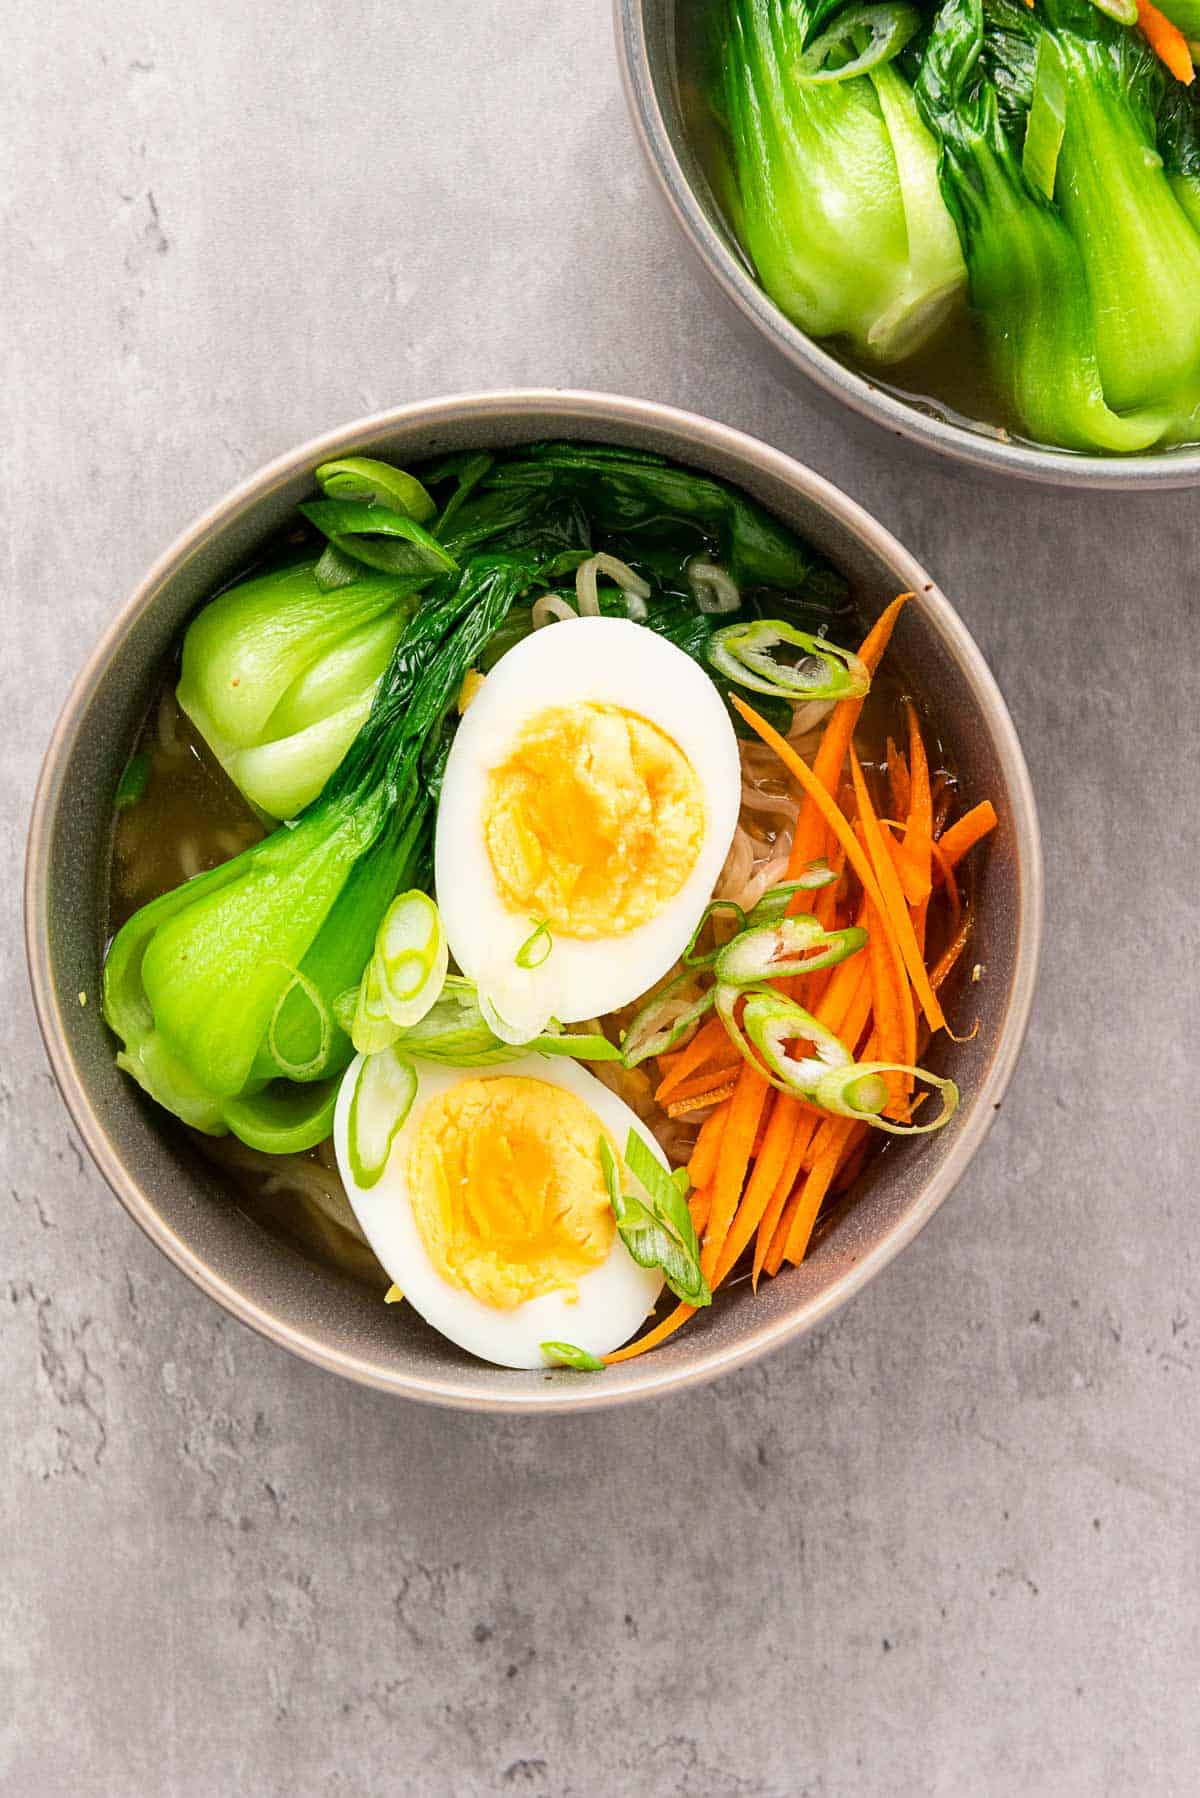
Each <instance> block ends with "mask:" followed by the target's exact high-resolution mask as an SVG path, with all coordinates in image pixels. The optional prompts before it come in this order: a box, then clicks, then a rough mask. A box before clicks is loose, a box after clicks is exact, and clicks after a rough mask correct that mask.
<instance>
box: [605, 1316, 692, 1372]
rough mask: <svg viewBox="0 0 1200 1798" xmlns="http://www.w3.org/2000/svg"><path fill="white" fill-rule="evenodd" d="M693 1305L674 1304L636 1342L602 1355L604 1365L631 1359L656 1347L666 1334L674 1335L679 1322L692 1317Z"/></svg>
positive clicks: (684, 1321)
mask: <svg viewBox="0 0 1200 1798" xmlns="http://www.w3.org/2000/svg"><path fill="white" fill-rule="evenodd" d="M695 1314H696V1307H695V1306H694V1305H676V1307H675V1309H674V1311H672V1312H671V1315H670V1316H669V1317H664V1318H663V1320H662V1322H661V1323H660V1324H655V1326H654V1328H653V1329H652V1330H651V1331H650V1333H649V1335H648V1336H641V1337H639V1338H638V1340H637V1341H636V1342H630V1343H628V1344H627V1345H626V1346H625V1347H624V1348H620V1349H614V1350H613V1353H612V1354H611V1355H605V1356H604V1365H605V1366H606V1367H612V1366H614V1365H615V1363H616V1362H618V1361H633V1360H634V1359H635V1358H636V1357H637V1356H638V1355H644V1354H645V1353H646V1352H647V1350H648V1349H656V1348H657V1347H658V1346H659V1344H660V1343H662V1342H665V1341H666V1340H667V1337H668V1336H674V1334H675V1332H676V1330H677V1329H678V1328H679V1326H680V1324H685V1323H686V1322H687V1320H688V1318H689V1317H694V1316H695Z"/></svg>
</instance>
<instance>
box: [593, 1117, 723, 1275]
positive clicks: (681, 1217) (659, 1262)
mask: <svg viewBox="0 0 1200 1798" xmlns="http://www.w3.org/2000/svg"><path fill="white" fill-rule="evenodd" d="M600 1164H601V1166H602V1167H603V1169H604V1179H605V1183H606V1185H607V1187H608V1196H609V1201H610V1203H611V1205H612V1208H613V1216H614V1217H615V1218H616V1220H617V1231H618V1233H619V1235H620V1237H621V1241H622V1242H623V1243H624V1244H625V1247H626V1248H627V1249H628V1250H629V1253H630V1255H631V1256H632V1258H633V1259H634V1260H635V1261H636V1262H637V1264H638V1266H639V1267H661V1268H662V1270H663V1278H664V1279H665V1280H666V1283H667V1285H668V1286H669V1287H670V1289H671V1291H672V1292H673V1293H674V1294H675V1296H676V1298H679V1299H682V1300H683V1301H684V1303H685V1304H688V1305H693V1306H695V1307H696V1308H697V1309H699V1308H700V1307H701V1306H704V1305H711V1304H712V1292H711V1290H710V1288H709V1284H708V1281H707V1280H706V1279H705V1277H704V1274H703V1272H702V1271H701V1267H700V1244H699V1243H698V1241H697V1240H696V1230H695V1226H694V1225H693V1223H692V1216H691V1212H690V1211H689V1210H688V1202H687V1196H686V1192H685V1191H684V1190H682V1189H681V1187H680V1184H679V1182H678V1181H676V1180H675V1179H673V1178H672V1176H671V1175H670V1174H669V1173H668V1172H667V1170H666V1169H665V1168H664V1167H663V1165H662V1163H661V1162H660V1161H659V1160H658V1158H657V1157H656V1156H655V1155H654V1154H653V1153H652V1152H651V1150H650V1149H648V1148H647V1146H646V1144H645V1143H644V1142H643V1140H642V1138H641V1137H640V1136H639V1135H638V1133H637V1131H636V1130H631V1131H630V1132H629V1140H628V1142H627V1143H626V1145H625V1166H626V1168H627V1169H628V1171H629V1173H630V1174H631V1175H632V1176H633V1178H634V1179H635V1180H636V1181H637V1182H638V1184H639V1186H640V1187H641V1188H642V1195H643V1196H642V1197H641V1198H634V1197H631V1196H630V1195H629V1194H627V1193H623V1192H622V1191H621V1176H620V1170H619V1169H618V1167H617V1159H616V1156H615V1155H614V1154H613V1152H612V1147H611V1145H610V1144H609V1141H608V1139H607V1137H601V1139H600Z"/></svg>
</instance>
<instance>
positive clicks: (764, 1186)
mask: <svg viewBox="0 0 1200 1798" xmlns="http://www.w3.org/2000/svg"><path fill="white" fill-rule="evenodd" d="M797 1116H798V1111H797V1106H796V1101H795V1100H794V1099H793V1098H792V1097H791V1095H790V1094H788V1093H776V1095H775V1104H774V1106H773V1107H772V1110H771V1116H770V1120H769V1122H768V1124H767V1129H766V1134H765V1136H764V1137H763V1141H762V1148H761V1150H760V1151H759V1154H758V1156H757V1158H756V1160H755V1163H754V1172H753V1173H752V1174H751V1176H750V1179H749V1180H748V1182H747V1184H746V1190H745V1192H744V1193H743V1194H742V1202H741V1204H740V1205H739V1206H738V1208H737V1213H736V1215H735V1217H734V1220H733V1223H732V1224H731V1226H730V1229H729V1234H728V1236H727V1237H726V1238H725V1246H724V1248H723V1249H722V1250H721V1253H720V1255H719V1256H718V1258H717V1265H716V1269H715V1271H714V1273H713V1282H712V1283H713V1286H714V1288H715V1287H717V1286H719V1285H720V1284H721V1281H722V1280H724V1279H725V1277H726V1276H727V1275H728V1273H729V1272H730V1269H731V1268H733V1267H734V1266H735V1265H736V1264H737V1262H738V1261H739V1260H740V1259H741V1257H742V1254H743V1253H744V1251H745V1249H746V1248H747V1246H748V1244H749V1242H750V1238H751V1237H752V1236H753V1235H754V1232H755V1231H756V1230H757V1228H758V1226H759V1223H760V1222H761V1220H762V1215H763V1212H764V1211H765V1210H766V1208H767V1205H768V1204H769V1202H770V1199H771V1195H772V1193H773V1192H774V1191H775V1188H776V1186H777V1185H778V1183H779V1176H780V1175H781V1174H782V1172H783V1169H784V1164H785V1163H786V1161H787V1158H788V1155H789V1154H790V1152H791V1148H792V1143H793V1141H794V1140H795V1135H796V1121H797Z"/></svg>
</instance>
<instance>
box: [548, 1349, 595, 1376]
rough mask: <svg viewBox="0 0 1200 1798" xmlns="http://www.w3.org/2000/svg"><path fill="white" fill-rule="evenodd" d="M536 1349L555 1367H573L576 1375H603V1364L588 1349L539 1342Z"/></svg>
mask: <svg viewBox="0 0 1200 1798" xmlns="http://www.w3.org/2000/svg"><path fill="white" fill-rule="evenodd" d="M538 1347H539V1348H540V1349H541V1351H542V1353H543V1355H545V1357H546V1359H547V1361H549V1362H551V1363H552V1364H553V1365H554V1366H556V1367H573V1368H575V1370H576V1371H577V1372H578V1373H603V1372H604V1363H603V1361H602V1360H601V1359H600V1357H599V1355H593V1354H592V1353H591V1351H590V1350H588V1349H581V1348H576V1347H575V1344H574V1343H573V1342H539V1343H538Z"/></svg>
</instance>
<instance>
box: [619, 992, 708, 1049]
mask: <svg viewBox="0 0 1200 1798" xmlns="http://www.w3.org/2000/svg"><path fill="white" fill-rule="evenodd" d="M695 979H696V976H695V973H694V972H693V970H692V969H691V968H685V969H684V971H683V973H682V974H677V975H676V976H675V978H674V979H673V980H668V982H667V984H666V985H665V986H662V987H659V989H658V990H657V992H655V993H653V994H652V995H651V997H650V998H649V999H648V1000H647V1001H646V1003H645V1005H643V1006H642V1007H641V1009H640V1010H639V1011H638V1012H636V1013H635V1014H634V1016H633V1018H632V1019H631V1020H630V1023H629V1027H628V1029H627V1030H626V1031H625V1034H624V1036H623V1037H622V1039H621V1060H622V1061H623V1062H624V1063H625V1066H626V1067H627V1068H636V1067H637V1066H638V1064H639V1063H640V1062H643V1061H648V1060H649V1059H650V1057H651V1056H652V1055H665V1054H666V1053H667V1051H668V1050H669V1049H674V1048H677V1047H678V1045H679V1044H680V1043H681V1042H682V1041H683V1038H684V1037H685V1036H686V1035H687V1033H688V1032H689V1031H690V1030H692V1029H694V1028H695V1026H696V1025H697V1024H698V1023H699V1022H700V1019H701V1018H702V1017H703V1016H704V1014H705V1012H707V1011H708V1010H709V1009H710V1008H711V1006H712V1003H713V998H714V991H715V989H714V988H713V987H709V988H708V989H707V991H706V992H703V993H701V994H700V995H699V996H698V997H695V996H693V997H689V998H684V997H683V994H684V992H685V991H686V989H687V988H689V987H692V986H694V984H695Z"/></svg>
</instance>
